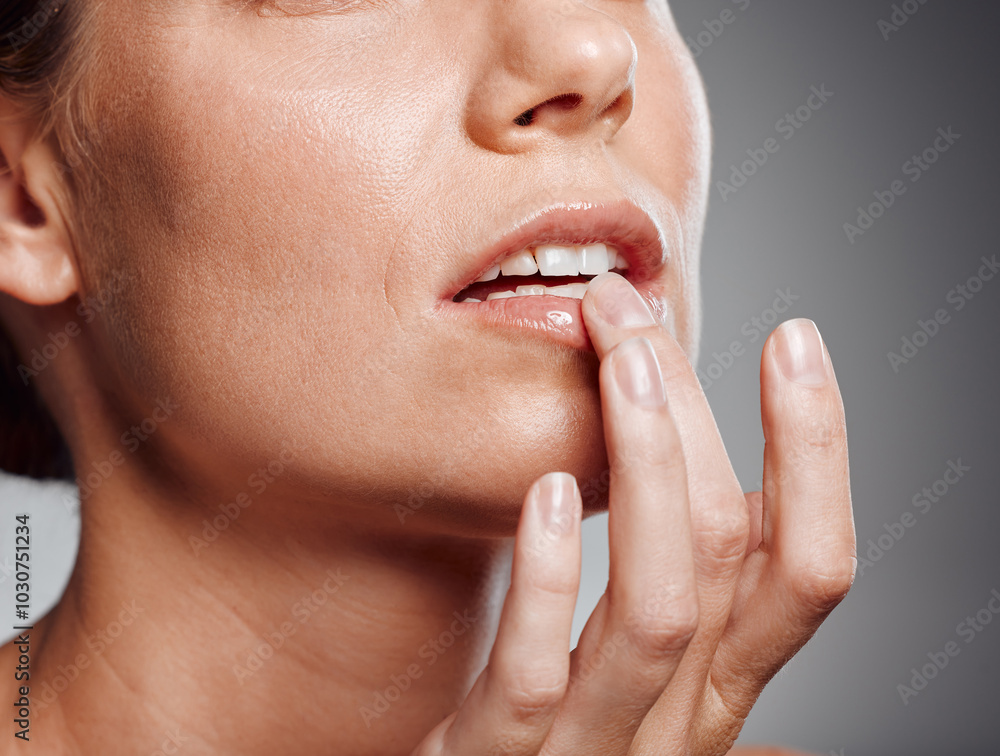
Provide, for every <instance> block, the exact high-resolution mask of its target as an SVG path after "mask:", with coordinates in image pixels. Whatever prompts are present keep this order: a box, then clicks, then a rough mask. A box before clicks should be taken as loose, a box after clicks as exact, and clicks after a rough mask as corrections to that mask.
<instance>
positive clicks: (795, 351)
mask: <svg viewBox="0 0 1000 756" xmlns="http://www.w3.org/2000/svg"><path fill="white" fill-rule="evenodd" d="M774 357H775V359H776V360H777V361H778V367H780V368H781V372H782V373H784V375H785V377H786V378H787V379H788V380H790V381H794V382H795V383H802V384H805V385H807V386H819V385H822V384H824V383H826V376H827V369H826V354H825V353H824V351H823V338H822V337H821V336H820V335H819V329H818V328H817V327H816V324H815V323H813V322H812V321H811V320H808V319H807V318H796V319H795V320H788V321H785V322H784V323H782V324H781V325H780V326H779V327H778V331H777V339H776V340H775V342H774Z"/></svg>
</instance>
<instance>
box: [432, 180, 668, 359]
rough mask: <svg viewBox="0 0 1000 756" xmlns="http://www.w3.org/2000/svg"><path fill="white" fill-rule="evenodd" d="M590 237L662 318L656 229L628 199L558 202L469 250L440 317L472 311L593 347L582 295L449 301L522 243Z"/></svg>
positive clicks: (661, 252) (490, 320)
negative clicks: (610, 252) (610, 249)
mask: <svg viewBox="0 0 1000 756" xmlns="http://www.w3.org/2000/svg"><path fill="white" fill-rule="evenodd" d="M594 242H604V243H606V244H610V245H613V246H614V247H616V248H617V249H618V251H619V252H620V253H621V254H622V256H623V257H624V258H625V259H626V260H627V261H628V264H629V267H628V269H627V270H626V271H624V272H623V273H620V275H623V277H624V278H626V279H627V280H629V281H630V282H631V283H632V285H633V286H634V287H635V288H636V289H637V290H638V291H639V293H640V294H641V295H642V297H643V298H644V299H645V300H646V304H647V305H648V306H649V307H650V310H651V311H652V312H653V314H654V315H655V316H656V317H658V318H659V319H660V321H661V322H663V320H664V318H663V312H662V310H663V304H662V303H663V295H664V287H663V283H662V281H661V273H662V270H663V268H664V266H665V264H666V259H667V256H666V246H665V244H664V242H663V234H662V232H661V231H660V229H659V227H658V226H657V225H656V224H655V223H654V222H653V220H652V218H651V217H650V216H649V214H647V213H646V212H644V211H643V210H642V209H640V208H639V207H638V206H637V205H636V204H635V203H633V202H631V201H630V200H627V199H620V200H616V201H611V202H602V203H595V202H582V201H581V202H572V203H560V204H558V205H553V206H550V207H547V208H544V209H543V210H540V211H538V212H536V213H533V214H532V215H530V216H528V217H527V218H524V219H522V220H520V221H518V222H517V223H515V224H514V226H513V229H512V230H510V231H508V232H507V233H506V234H504V235H503V236H502V238H500V239H499V240H498V241H496V242H494V243H492V244H488V245H486V246H485V247H484V248H483V250H482V251H481V252H479V253H478V254H476V256H475V258H474V266H470V267H469V268H467V269H466V270H465V271H463V272H462V273H461V274H460V275H459V276H456V277H455V279H454V280H452V281H451V282H450V283H449V285H448V287H447V288H446V290H445V292H444V293H443V294H442V297H441V300H440V301H439V302H438V303H437V306H436V307H435V308H434V309H435V310H436V311H437V312H438V313H439V314H441V315H443V316H445V317H449V318H465V317H474V318H477V319H480V320H481V321H482V322H484V323H486V324H487V325H489V326H492V327H497V328H504V329H518V330H521V331H524V330H528V331H534V332H536V333H538V334H539V335H542V336H544V337H546V338H550V339H554V340H556V341H558V342H560V343H563V344H565V345H566V346H570V347H573V348H576V349H581V350H585V351H594V347H593V344H592V343H591V341H590V338H589V336H588V335H587V329H586V326H585V325H584V322H583V314H582V302H583V300H580V299H572V298H569V297H558V296H554V295H533V296H526V297H505V298H502V299H490V300H484V301H482V302H454V301H452V300H453V299H454V297H455V295H456V294H458V293H459V292H460V291H462V290H463V289H464V288H465V287H466V286H468V285H469V284H471V283H473V282H474V281H475V280H476V279H477V278H479V277H480V276H481V275H482V274H483V273H485V272H486V271H487V270H488V269H489V268H490V267H491V266H492V265H495V264H496V263H498V262H500V261H501V260H503V259H504V258H506V257H507V256H508V255H511V254H513V253H514V252H517V251H519V250H521V249H523V248H525V247H530V246H535V245H538V244H545V243H550V244H565V245H575V244H590V243H594Z"/></svg>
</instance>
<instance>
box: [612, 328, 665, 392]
mask: <svg viewBox="0 0 1000 756" xmlns="http://www.w3.org/2000/svg"><path fill="white" fill-rule="evenodd" d="M615 380H616V381H617V382H618V386H619V387H620V388H621V390H622V393H623V394H625V396H627V397H628V398H629V399H630V400H631V401H632V403H633V404H636V405H638V406H640V407H662V406H663V405H664V404H666V402H667V394H666V391H664V389H663V374H662V373H661V372H660V362H659V360H657V359H656V352H654V351H653V345H652V344H651V343H650V341H649V339H647V338H646V337H644V336H636V337H635V338H633V339H629V340H628V341H623V342H622V343H621V344H619V345H618V346H617V347H615Z"/></svg>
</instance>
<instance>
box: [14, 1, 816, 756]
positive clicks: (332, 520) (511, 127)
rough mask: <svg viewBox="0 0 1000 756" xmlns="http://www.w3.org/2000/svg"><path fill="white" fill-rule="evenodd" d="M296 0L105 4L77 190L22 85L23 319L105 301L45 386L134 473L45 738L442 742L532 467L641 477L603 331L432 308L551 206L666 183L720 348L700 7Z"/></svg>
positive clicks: (46, 664)
mask: <svg viewBox="0 0 1000 756" xmlns="http://www.w3.org/2000/svg"><path fill="white" fill-rule="evenodd" d="M251 5H253V4H251ZM257 5H260V4H257ZM284 7H285V8H286V9H287V10H291V11H292V13H291V14H286V13H281V12H278V11H276V10H275V9H273V8H270V7H269V6H261V7H260V8H254V7H250V6H244V4H241V3H238V2H232V1H224V0H214V1H210V0H181V1H179V2H177V1H174V2H165V1H163V0H150V2H143V3H135V2H128V0H109V1H108V2H105V3H102V4H100V5H98V4H96V3H95V4H94V12H93V13H91V14H88V16H87V24H88V28H87V33H88V44H89V45H90V47H91V49H92V50H93V51H95V52H94V55H93V56H92V59H91V61H90V65H89V66H88V68H87V71H86V74H85V76H84V83H83V84H82V86H84V87H85V91H86V96H87V97H88V98H90V100H91V101H92V102H95V103H101V104H102V105H101V106H100V107H98V112H99V113H100V118H99V119H97V120H95V121H94V122H93V123H90V124H88V125H87V130H86V133H85V135H84V136H85V142H86V145H87V157H88V159H87V162H86V164H85V165H82V166H80V167H77V168H75V169H74V171H73V177H74V179H75V181H76V183H75V184H74V186H76V187H77V191H76V193H75V195H73V196H71V195H70V193H69V190H68V186H69V184H68V183H67V181H66V180H65V176H62V175H60V171H59V170H58V169H57V166H58V165H59V156H58V155H57V154H56V152H55V148H54V146H53V145H52V144H51V143H49V142H44V141H43V142H34V141H32V140H31V139H30V138H28V135H30V133H31V127H32V124H31V123H30V122H24V123H20V124H19V123H18V121H17V119H16V116H17V111H16V108H15V107H14V106H13V105H11V104H9V103H5V104H4V109H5V112H4V113H3V115H5V116H8V121H7V122H5V123H8V124H13V125H5V126H4V127H3V132H2V134H0V140H2V141H0V150H2V152H3V155H4V159H5V161H6V162H7V164H8V165H9V166H11V168H12V169H13V170H12V173H11V174H9V175H8V176H6V177H5V178H4V179H3V180H4V181H5V182H6V183H4V184H3V185H2V188H3V191H4V195H3V196H4V198H5V202H4V225H3V226H2V229H0V232H2V234H3V235H2V236H0V240H6V241H5V242H4V244H3V249H2V254H3V257H2V258H0V289H2V291H3V292H4V295H3V296H2V298H0V316H2V317H3V320H4V322H5V323H7V324H12V323H16V324H17V326H16V327H15V328H11V330H12V331H13V333H12V336H13V337H14V339H15V340H16V342H17V344H18V346H19V348H20V350H21V352H22V354H23V353H27V352H29V351H30V349H31V348H33V346H35V345H37V344H40V343H43V342H44V341H45V339H46V338H47V334H49V333H51V332H53V331H58V330H59V329H63V328H65V326H66V324H67V323H68V322H70V321H81V317H80V316H79V313H78V310H77V307H78V306H79V305H80V303H81V302H87V301H88V298H90V299H91V300H92V301H93V300H96V301H100V302H101V307H100V312H99V313H98V314H97V316H96V317H95V318H94V319H93V320H92V321H91V322H88V323H87V324H86V326H85V327H83V328H82V329H81V333H80V335H79V336H75V337H74V338H72V339H71V340H70V343H69V344H68V346H67V347H66V348H65V349H64V350H63V351H62V353H61V354H60V355H59V357H58V359H56V360H53V361H52V364H51V365H49V366H48V367H47V368H46V369H45V371H44V372H42V373H40V375H39V376H38V377H37V379H36V385H37V386H38V388H39V390H40V391H41V393H42V395H43V397H44V398H45V400H46V402H47V404H48V405H49V406H50V407H51V408H52V411H53V414H54V416H55V417H56V419H57V422H58V423H59V425H60V428H61V429H62V431H63V433H64V435H65V437H66V438H67V441H68V443H69V445H70V448H71V449H72V450H73V457H74V465H75V468H76V470H77V471H78V474H79V473H80V471H83V472H84V473H86V474H89V473H91V472H94V471H97V472H98V474H99V483H98V484H97V485H94V486H88V491H87V495H86V496H85V497H84V498H83V500H82V502H81V506H82V515H83V528H82V536H81V545H80V552H79V556H78V559H77V564H76V567H75V569H74V572H73V576H72V578H71V581H70V584H69V586H68V588H67V590H66V593H65V596H64V598H63V599H62V601H61V602H60V603H59V604H58V605H57V607H56V608H55V609H54V610H53V611H52V612H51V613H49V614H48V615H47V616H46V617H45V618H43V619H41V620H39V621H37V622H36V623H35V629H34V631H33V634H32V636H31V637H32V641H31V642H32V664H33V665H34V666H33V671H32V681H33V690H34V691H36V698H35V701H34V708H33V715H32V735H33V737H32V745H31V747H33V748H36V749H37V750H38V752H39V753H72V754H76V753H80V754H83V753H102V754H118V753H121V754H135V753H153V752H156V749H158V748H159V749H161V750H163V751H164V752H166V753H171V752H173V751H170V750H168V749H167V747H166V746H164V745H162V744H164V743H173V744H175V745H176V744H178V739H180V745H178V747H179V748H180V752H183V753H185V754H188V753H190V754H228V753H240V754H244V755H245V756H253V754H258V753H259V754H264V753H285V752H295V753H303V754H313V753H315V754H320V753H331V752H336V753H345V754H346V753H350V754H372V755H373V756H374V755H375V754H378V755H379V756H384V755H386V754H407V753H409V752H410V751H411V750H412V749H413V748H414V747H415V746H416V745H417V744H418V743H419V742H420V741H421V739H422V738H424V736H425V735H427V733H428V732H430V731H431V730H432V729H433V728H434V727H435V726H436V725H437V724H438V723H439V722H440V721H441V720H443V719H444V718H445V717H447V716H448V715H449V714H451V713H452V712H454V711H455V710H456V709H457V708H458V707H459V705H460V704H461V703H462V702H463V700H464V699H465V697H466V694H467V693H468V691H469V688H470V687H471V686H472V684H473V682H474V680H475V678H476V675H477V674H478V673H479V671H480V670H481V669H482V667H483V665H484V664H486V661H487V657H488V655H489V653H490V649H491V646H492V644H493V642H494V639H495V636H496V627H497V623H498V621H499V618H500V606H501V602H502V600H503V597H504V593H505V591H506V589H507V584H508V579H509V572H510V568H511V559H512V548H513V544H512V542H511V538H510V537H511V536H513V535H514V533H515V530H516V528H517V527H518V518H519V516H520V514H521V509H522V504H523V501H524V497H525V492H527V491H528V490H529V487H530V486H531V485H532V483H533V482H534V481H536V480H537V479H538V478H539V476H541V475H543V474H545V473H547V472H550V471H555V470H559V471H565V472H568V473H571V474H572V475H573V476H575V477H576V479H577V480H578V481H579V482H580V485H581V487H582V486H583V485H584V483H585V482H587V481H595V480H599V479H600V477H601V475H602V472H604V471H605V470H607V469H608V466H609V461H608V454H607V450H606V448H605V439H604V433H605V428H604V425H603V424H602V411H601V407H602V402H601V395H600V393H599V390H598V370H599V367H600V361H599V359H598V355H596V354H593V353H584V352H580V351H575V350H571V349H567V348H565V347H563V346H560V345H557V344H555V343H550V342H547V341H546V340H545V339H541V338H538V337H537V336H535V335H532V334H524V335H512V334H511V333H508V332H502V333H501V332H499V331H497V332H493V331H491V330H490V329H486V328H479V327H476V326H475V325H473V324H472V323H471V321H470V323H458V322H453V321H446V320H444V319H442V318H439V317H437V316H436V314H435V313H434V307H435V305H436V304H437V303H438V301H439V300H440V298H441V296H442V294H443V293H444V292H445V290H446V287H447V286H448V285H449V283H450V282H451V281H453V280H455V279H456V278H457V277H460V276H461V275H462V274H463V273H466V274H474V273H475V267H476V264H477V263H476V260H477V257H476V256H477V255H478V254H480V253H481V251H482V250H483V249H485V248H486V247H487V246H488V245H489V244H490V243H491V242H493V241H495V239H496V238H497V236H498V234H500V233H503V232H505V231H507V230H509V229H510V228H511V227H512V224H514V223H517V222H518V221H520V220H521V219H522V218H524V217H525V216H527V215H528V214H530V213H532V212H537V211H538V210H541V209H542V208H544V207H548V206H551V205H554V204H559V203H567V204H571V203H594V204H600V203H610V202H614V201H617V200H621V199H623V198H624V199H629V200H631V201H632V202H634V203H636V204H638V205H640V206H642V207H643V208H644V209H645V210H646V211H647V212H648V213H649V214H650V216H651V217H652V218H653V220H654V222H655V223H656V224H657V225H658V226H659V227H660V228H661V229H662V232H663V236H664V239H665V241H666V242H667V244H666V260H665V263H666V264H665V266H664V267H663V268H662V271H661V272H660V274H659V275H660V276H661V277H662V280H663V282H664V284H665V286H666V291H667V296H666V298H665V299H664V300H663V301H661V302H651V303H649V304H650V305H652V307H653V309H654V311H656V312H657V314H659V315H660V316H661V317H662V318H663V320H664V322H666V323H667V324H668V325H669V329H670V332H671V334H672V335H673V337H674V338H675V339H676V342H677V344H678V345H679V350H678V352H677V353H676V354H675V355H674V357H675V364H679V363H680V362H681V361H684V360H694V359H695V355H696V349H697V346H696V343H697V336H698V328H699V299H698V294H697V285H698V250H699V245H700V240H701V235H702V223H703V220H704V216H705V210H706V186H707V181H708V169H709V146H710V145H709V142H710V135H709V126H708V115H707V109H706V104H705V99H704V93H703V91H702V87H701V82H700V79H699V77H698V74H697V72H696V70H695V68H694V65H693V62H692V60H691V56H690V53H689V52H688V51H687V49H686V48H685V47H684V45H683V43H682V42H681V40H680V37H679V35H678V33H677V31H676V28H675V27H674V23H673V20H672V18H671V16H670V11H669V9H668V8H667V6H666V3H665V2H662V1H657V0H651V1H650V2H641V1H640V0H592V1H590V2H588V3H587V4H583V3H580V2H575V1H574V0H530V2H529V1H528V0H515V2H509V1H508V2H503V3H501V2H499V1H498V0H496V1H495V0H485V1H483V2H478V1H477V2H474V3H469V2H460V1H459V0H441V1H440V2H417V0H401V1H400V2H396V1H395V0H393V1H391V2H384V3H383V2H377V1H374V0H373V1H371V2H368V1H367V0H361V1H360V2H357V3H351V2H345V3H338V2H335V1H334V2H321V1H320V0H316V1H315V2H312V1H305V0H303V1H302V2H292V3H287V4H285V6H284ZM256 10H259V11H260V12H259V13H258V12H255V11H256ZM567 95H573V96H574V97H570V98H567V97H566V96H567ZM528 110H532V119H531V122H530V124H528V125H521V124H519V123H518V122H517V121H516V119H517V117H518V116H519V115H520V114H522V113H524V112H525V111H528ZM15 185H23V187H24V192H25V193H26V194H27V196H29V197H30V200H31V203H33V204H34V205H36V206H37V207H38V208H39V210H40V211H41V214H42V217H43V218H44V220H43V221H42V222H27V221H26V220H25V218H26V217H27V211H26V210H25V209H24V206H23V205H22V204H20V202H15V201H12V200H11V199H10V198H12V197H16V196H18V194H17V192H18V191H20V190H15V188H14V187H15ZM609 338H610V337H609ZM609 344H610V342H609ZM602 357H603V355H602ZM511 366H516V371H513V372H512V369H511ZM663 367H664V372H665V373H666V372H668V370H669V369H670V366H668V365H664V366H663ZM136 428H138V429H139V432H138V433H137V432H136V431H135V430H134V429H136ZM115 455H117V456H115ZM118 459H121V460H123V461H122V462H121V463H119V462H118V461H117V460H118ZM109 462H110V464H111V467H112V468H113V472H111V473H110V474H108V475H104V474H102V473H101V472H100V471H101V470H106V469H107V465H108V463H109ZM689 464H690V463H689ZM81 477H82V476H81ZM600 498H601V497H599V500H598V501H589V500H588V509H587V512H586V513H587V514H589V513H593V512H594V511H598V510H600V509H602V508H604V507H606V506H607V498H608V497H607V494H606V493H605V494H604V495H603V500H600ZM401 503H403V504H405V505H406V509H404V510H400V508H399V505H400V504H401ZM758 518H759V514H758ZM758 524H759V523H758ZM744 537H745V536H744ZM758 540H759V534H758ZM741 553H742V547H741ZM831 608H832V607H831ZM803 642H804V639H803ZM445 644H447V645H445ZM262 649H263V651H261V650H262ZM268 649H270V650H268ZM15 658H16V649H15V647H13V646H11V645H8V646H7V647H5V648H4V649H3V651H2V652H0V668H2V669H10V668H12V667H13V666H14V659H15ZM71 667H72V668H76V669H79V674H78V675H76V676H75V677H74V676H73V675H72V674H68V673H67V672H66V670H67V669H70V668H71ZM414 669H416V670H417V671H418V672H419V674H417V673H415V672H414V671H413V670H414ZM60 675H63V676H69V677H73V680H72V682H70V683H69V684H68V685H67V686H65V687H64V689H62V690H59V689H58V688H59V687H63V686H56V687H54V688H53V690H55V691H56V692H57V695H54V696H52V700H51V701H50V702H46V701H45V700H44V697H43V696H42V691H43V689H44V685H45V684H46V683H49V684H50V685H55V681H56V680H57V678H59V676H60ZM401 676H402V677H405V678H406V679H407V681H408V683H409V685H408V687H407V689H406V690H405V691H404V692H403V693H402V694H401V696H400V698H399V700H398V702H393V703H392V705H391V706H390V707H389V709H388V711H384V712H376V716H372V715H370V714H368V713H366V712H365V711H363V709H369V710H371V711H375V709H376V708H377V704H376V701H377V696H376V694H377V693H380V692H382V691H385V690H386V689H387V688H389V687H390V686H391V685H394V684H395V685H398V679H399V678H400V677H401ZM8 685H9V686H10V690H9V691H8V692H9V695H13V696H15V697H16V694H15V690H14V686H13V685H11V684H10V683H8ZM12 740H13V739H12V738H7V739H5V741H4V742H3V744H2V745H0V753H5V752H11V753H13V752H15V751H16V749H15V748H14V746H12V745H11V744H10V742H11V741H12ZM331 744H336V749H332V748H331ZM3 749H8V750H6V751H5V750H3Z"/></svg>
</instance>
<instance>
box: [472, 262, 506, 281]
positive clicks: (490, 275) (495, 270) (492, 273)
mask: <svg viewBox="0 0 1000 756" xmlns="http://www.w3.org/2000/svg"><path fill="white" fill-rule="evenodd" d="M499 275H500V266H499V265H494V266H493V267H492V268H490V269H489V270H488V271H486V272H485V273H483V275H481V276H480V277H479V278H477V279H476V283H478V282H479V281H492V280H493V279H494V278H496V277H497V276H499Z"/></svg>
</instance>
